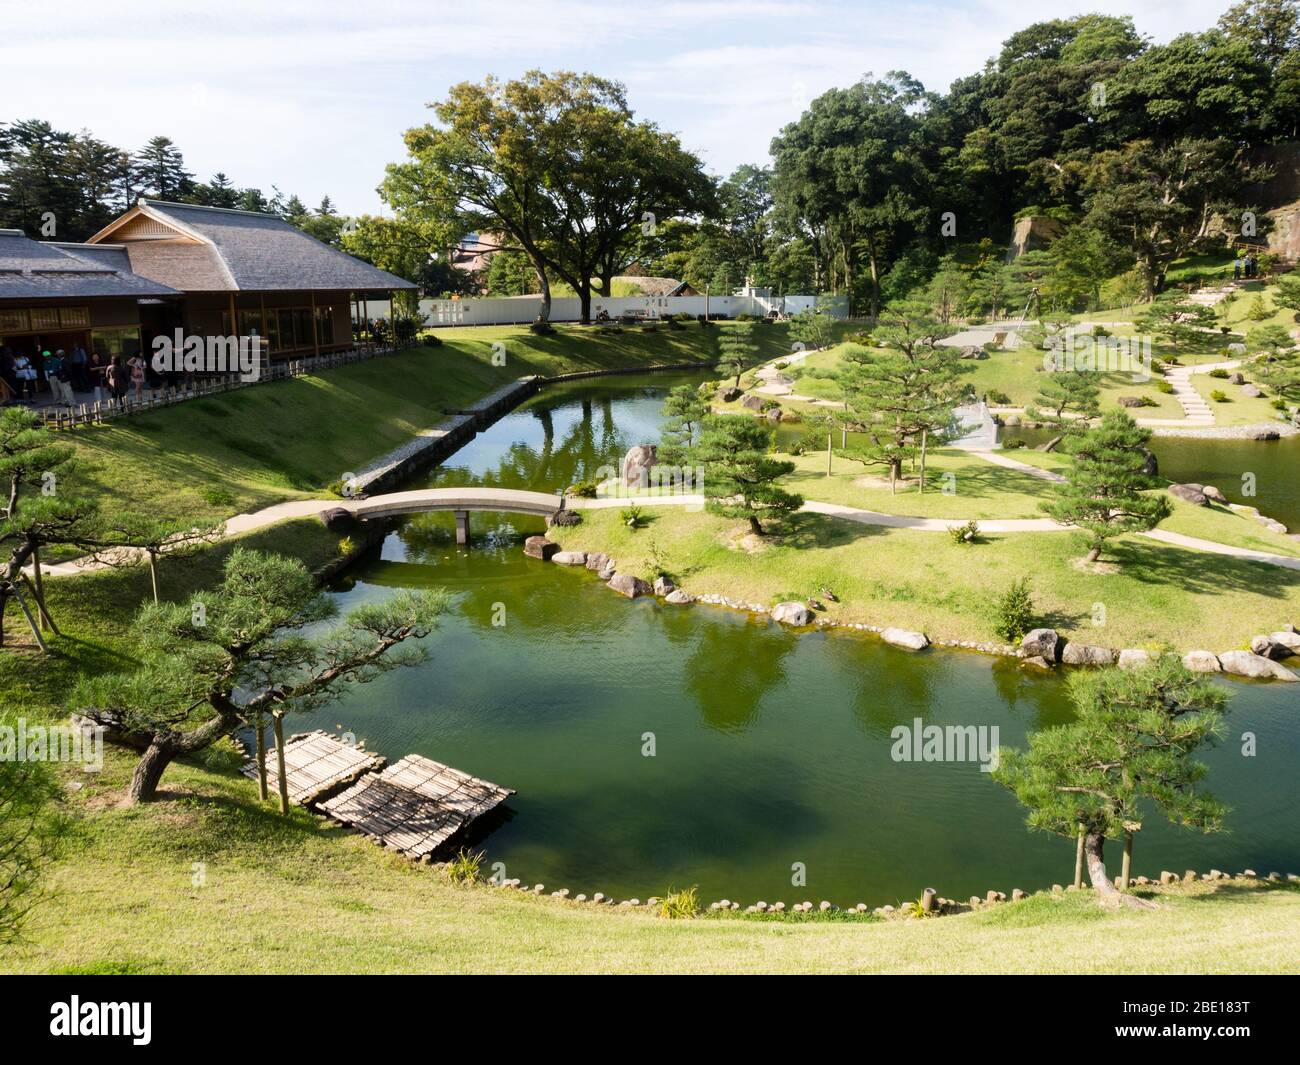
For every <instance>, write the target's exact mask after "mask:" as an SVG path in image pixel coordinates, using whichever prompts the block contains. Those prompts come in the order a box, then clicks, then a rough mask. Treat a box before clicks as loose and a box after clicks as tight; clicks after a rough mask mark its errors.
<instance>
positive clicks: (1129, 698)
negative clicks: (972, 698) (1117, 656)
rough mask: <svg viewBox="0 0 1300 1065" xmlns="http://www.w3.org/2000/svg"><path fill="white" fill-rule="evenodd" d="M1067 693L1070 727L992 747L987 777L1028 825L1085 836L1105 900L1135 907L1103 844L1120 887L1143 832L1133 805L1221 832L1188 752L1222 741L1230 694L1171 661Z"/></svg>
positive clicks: (1219, 813) (1202, 771)
mask: <svg viewBox="0 0 1300 1065" xmlns="http://www.w3.org/2000/svg"><path fill="white" fill-rule="evenodd" d="M1069 690H1070V696H1071V699H1072V701H1073V703H1074V706H1075V711H1076V717H1075V720H1074V721H1072V722H1071V723H1069V724H1066V725H1058V726H1056V727H1055V728H1049V729H1043V730H1041V731H1038V732H1035V733H1032V734H1031V735H1030V737H1029V748H1028V750H1026V751H1021V750H1015V749H1008V748H1003V749H1001V750H999V751H998V763H997V768H996V769H995V770H994V772H993V779H994V780H995V781H997V783H999V784H1002V785H1003V786H1004V787H1006V788H1009V789H1010V790H1011V791H1012V792H1014V794H1015V796H1016V798H1017V799H1018V800H1019V801H1020V803H1021V804H1022V805H1023V806H1026V807H1027V808H1028V809H1029V816H1028V819H1027V820H1028V824H1029V826H1030V827H1031V828H1035V829H1039V830H1042V831H1046V832H1052V833H1055V834H1057V835H1060V836H1065V837H1067V838H1070V839H1077V838H1080V837H1082V843H1083V851H1084V855H1085V857H1086V859H1087V867H1088V876H1089V879H1090V880H1091V882H1092V885H1093V887H1094V888H1096V889H1097V892H1098V894H1099V895H1100V897H1101V901H1102V902H1103V903H1105V904H1117V903H1119V902H1121V901H1125V900H1127V902H1128V903H1129V904H1130V905H1138V904H1139V903H1137V900H1135V899H1132V898H1129V897H1128V896H1122V895H1121V894H1120V892H1119V891H1118V890H1116V887H1115V885H1114V884H1113V883H1112V881H1111V878H1110V876H1109V875H1108V874H1107V872H1106V864H1105V854H1104V846H1105V841H1106V840H1107V839H1118V840H1122V841H1123V843H1124V862H1123V866H1122V872H1121V876H1120V888H1121V889H1123V888H1126V887H1127V886H1128V880H1129V870H1130V863H1131V859H1132V853H1133V837H1134V835H1135V834H1136V833H1137V832H1138V831H1139V830H1140V829H1141V828H1142V823H1141V821H1140V819H1139V818H1140V812H1139V808H1138V803H1139V800H1144V801H1146V802H1149V803H1151V804H1154V806H1155V807H1156V808H1157V809H1158V810H1159V811H1160V812H1161V813H1163V814H1164V815H1165V817H1167V818H1168V819H1169V820H1170V821H1171V822H1173V823H1174V824H1177V825H1182V826H1184V827H1189V828H1195V829H1199V830H1200V831H1202V832H1214V831H1216V830H1218V829H1219V828H1220V827H1221V825H1222V822H1223V817H1224V815H1225V813H1226V810H1225V808H1224V806H1223V805H1222V804H1221V803H1220V802H1218V801H1217V800H1216V799H1215V798H1214V797H1213V796H1212V795H1209V794H1206V793H1204V792H1202V791H1200V790H1198V785H1199V784H1200V782H1201V781H1202V780H1203V779H1204V778H1205V775H1206V772H1207V770H1206V767H1205V765H1204V764H1203V763H1201V762H1198V761H1196V759H1195V755H1196V752H1197V751H1199V750H1200V749H1201V748H1202V747H1203V746H1205V745H1206V744H1207V743H1209V742H1210V741H1211V740H1213V738H1215V737H1216V736H1219V735H1221V734H1222V719H1223V713H1224V709H1225V706H1226V704H1227V694H1226V693H1225V692H1224V690H1223V689H1222V688H1221V687H1219V686H1218V685H1216V684H1215V683H1213V682H1212V681H1210V680H1208V679H1207V678H1205V677H1204V676H1202V675H1200V674H1196V673H1192V672H1190V671H1189V670H1187V669H1186V668H1185V667H1184V666H1183V665H1182V663H1181V662H1179V661H1178V659H1177V658H1176V657H1175V656H1172V655H1169V656H1164V657H1162V658H1161V659H1159V660H1158V661H1156V662H1154V663H1152V664H1150V665H1148V666H1144V667H1142V668H1140V669H1136V670H1102V671H1097V672H1088V673H1077V674H1075V675H1074V676H1073V677H1071V679H1070V688H1069Z"/></svg>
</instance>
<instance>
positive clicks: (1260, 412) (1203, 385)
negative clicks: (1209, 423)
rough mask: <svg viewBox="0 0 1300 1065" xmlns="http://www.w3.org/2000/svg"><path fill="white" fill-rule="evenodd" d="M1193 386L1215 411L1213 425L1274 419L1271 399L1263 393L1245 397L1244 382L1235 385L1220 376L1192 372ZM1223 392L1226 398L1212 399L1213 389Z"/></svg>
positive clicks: (1247, 423) (1275, 413) (1251, 423)
mask: <svg viewBox="0 0 1300 1065" xmlns="http://www.w3.org/2000/svg"><path fill="white" fill-rule="evenodd" d="M1192 387H1193V388H1195V389H1196V391H1197V392H1199V393H1200V394H1201V396H1202V397H1203V398H1204V399H1205V401H1206V402H1207V403H1208V404H1209V405H1210V409H1211V410H1212V411H1214V421H1215V424H1216V425H1224V426H1228V425H1262V424H1267V423H1268V422H1275V421H1277V419H1278V412H1277V410H1276V409H1274V407H1273V402H1272V399H1271V398H1266V397H1264V396H1247V395H1244V394H1243V393H1242V389H1243V388H1244V387H1245V386H1244V385H1234V384H1231V383H1230V382H1228V381H1225V380H1223V379H1222V378H1215V377H1211V376H1210V375H1209V374H1205V373H1196V374H1192ZM1216 391H1217V392H1222V393H1223V394H1224V395H1225V396H1227V397H1228V398H1227V399H1226V400H1225V401H1218V400H1214V399H1212V398H1211V395H1210V394H1211V393H1212V392H1216Z"/></svg>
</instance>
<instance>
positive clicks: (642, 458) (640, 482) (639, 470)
mask: <svg viewBox="0 0 1300 1065" xmlns="http://www.w3.org/2000/svg"><path fill="white" fill-rule="evenodd" d="M658 461H659V449H658V448H657V447H656V446H655V445H654V444H637V445H636V446H635V447H632V448H629V449H628V453H627V454H626V455H624V456H623V465H622V467H621V469H622V471H623V484H624V485H626V486H627V487H628V488H633V487H636V488H649V487H650V467H651V466H653V465H654V464H655V463H656V462H658Z"/></svg>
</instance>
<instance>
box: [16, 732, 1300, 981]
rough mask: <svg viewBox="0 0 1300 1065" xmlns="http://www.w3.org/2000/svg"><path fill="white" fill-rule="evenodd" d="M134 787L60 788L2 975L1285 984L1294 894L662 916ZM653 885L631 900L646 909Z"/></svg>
mask: <svg viewBox="0 0 1300 1065" xmlns="http://www.w3.org/2000/svg"><path fill="white" fill-rule="evenodd" d="M211 761H212V762H214V763H215V762H218V761H219V759H218V758H215V757H214V758H213V759H211ZM129 770H130V760H129V759H128V758H127V757H125V756H123V755H121V754H119V753H116V752H110V755H109V757H108V759H107V760H106V764H105V769H104V771H103V773H101V774H100V775H99V776H98V777H87V780H86V784H85V786H84V787H83V788H82V789H81V790H79V791H75V792H70V805H72V806H73V807H74V808H75V809H76V810H77V811H79V812H80V813H82V814H84V815H85V816H82V817H81V818H80V819H79V827H80V832H79V835H78V838H77V839H76V842H75V845H74V846H73V847H72V848H71V849H70V851H69V853H68V854H67V855H66V857H65V858H64V859H63V860H62V861H61V862H60V863H59V864H58V865H57V866H56V867H55V868H54V870H53V872H52V875H51V878H50V881H51V887H52V888H53V890H54V894H53V897H52V898H51V899H50V900H49V901H47V902H46V903H44V904H43V905H42V906H41V907H40V908H38V910H37V911H36V912H35V913H34V914H33V916H32V918H31V920H30V921H29V923H28V925H27V927H26V937H25V941H24V942H22V943H20V944H18V945H17V946H14V947H10V948H7V949H5V950H4V951H3V953H0V968H3V970H4V971H6V972H10V973H49V972H56V973H57V972H71V973H197V972H205V973H212V972H221V973H228V972H231V973H245V972H258V973H261V972H271V973H293V974H297V973H324V972H396V971H401V972H482V971H491V972H518V973H536V972H584V973H585V972H600V973H630V972H682V973H693V972H737V973H739V972H861V973H871V972H900V973H928V972H934V973H938V972H1038V973H1049V972H1050V973H1055V972H1060V973H1065V972H1071V973H1079V972H1111V971H1114V969H1115V965H1116V961H1115V959H1116V957H1117V956H1119V955H1116V954H1114V953H1113V952H1108V951H1099V950H1098V949H1097V943H1098V939H1099V937H1104V939H1105V940H1106V942H1108V943H1110V944H1111V945H1112V946H1113V947H1115V948H1116V950H1121V951H1122V953H1123V954H1126V955H1127V956H1129V957H1132V958H1141V959H1143V961H1142V965H1143V966H1144V967H1145V968H1146V969H1147V970H1149V971H1152V972H1207V973H1209V972H1213V973H1220V972H1222V973H1236V972H1297V971H1300V890H1298V889H1297V887H1296V886H1295V885H1276V884H1267V883H1260V882H1247V881H1220V882H1215V883H1205V882H1198V883H1194V884H1187V885H1183V884H1179V885H1174V886H1171V887H1169V888H1163V889H1160V890H1159V891H1152V892H1151V893H1150V896H1151V897H1152V898H1154V899H1155V900H1156V901H1157V902H1158V903H1159V908H1158V909H1155V910H1150V911H1143V912H1140V913H1139V912H1124V913H1113V912H1107V911H1103V910H1102V909H1101V908H1100V907H1098V906H1097V905H1096V903H1095V901H1094V898H1093V896H1092V893H1091V892H1080V893H1077V894H1076V893H1073V892H1071V893H1067V894H1065V895H1061V896H1053V895H1051V894H1049V893H1044V894H1038V895H1034V896H1031V897H1030V898H1029V899H1027V900H1025V901H1024V902H1020V903H1011V904H1006V905H1003V906H1002V907H999V908H997V909H994V910H991V911H988V912H984V913H979V912H976V913H973V914H965V915H961V916H955V917H944V918H941V919H939V920H930V921H901V920H900V921H881V920H877V919H874V918H871V917H859V918H848V917H846V916H843V915H834V916H832V917H822V916H820V915H818V916H813V915H809V916H808V917H806V918H786V919H775V918H759V917H726V918H723V917H703V918H700V919H697V920H692V921H669V920H666V919H664V918H660V917H657V916H654V915H652V914H651V913H649V912H648V911H646V910H644V909H641V910H634V911H628V910H621V909H618V908H614V907H602V908H597V907H595V906H593V905H589V904H581V903H575V902H568V901H560V900H556V899H551V898H549V897H546V898H537V897H534V896H532V895H525V894H523V893H522V892H516V891H504V890H502V889H499V888H492V887H488V886H481V885H469V886H456V885H453V884H451V883H449V882H448V881H447V880H446V879H445V878H444V877H443V876H442V875H441V874H440V872H439V871H438V870H436V869H430V868H428V867H424V866H419V865H415V864H413V863H411V862H408V861H406V860H405V859H402V858H399V857H396V856H394V855H392V854H389V853H387V852H385V851H383V850H382V849H381V848H379V847H376V846H375V845H374V844H373V843H370V842H368V841H366V840H364V839H362V838H361V837H359V836H356V835H354V834H352V833H350V832H347V831H344V830H342V829H339V828H337V827H331V826H329V825H327V824H326V823H324V822H323V821H322V820H320V819H318V818H316V817H314V816H313V815H311V814H309V813H306V812H304V811H302V810H297V809H295V810H294V812H293V814H292V815H291V816H290V817H289V818H288V819H281V818H280V817H278V816H277V815H276V814H274V813H273V812H272V810H271V808H270V807H267V806H261V805H260V804H258V803H257V801H256V794H255V790H254V787H253V784H252V782H251V781H248V780H245V779H243V778H242V777H237V776H235V775H234V774H233V772H232V771H231V770H230V768H229V767H228V766H225V767H223V766H219V765H213V766H209V767H203V766H198V765H192V764H189V765H187V764H178V765H175V766H173V767H172V768H171V769H169V770H168V773H167V777H166V778H165V781H164V785H165V787H166V788H168V789H169V796H170V797H169V800H168V801H165V802H161V803H157V804H154V805H149V806H143V807H135V808H130V809H122V808H119V807H118V806H117V804H116V797H117V795H118V793H119V792H120V789H121V788H122V787H123V785H124V784H125V782H126V779H127V775H128V773H129ZM82 776H85V774H82ZM1136 871H1137V870H1135V872H1136ZM1141 871H1142V872H1144V873H1146V874H1147V875H1151V876H1154V875H1155V874H1157V873H1158V872H1159V870H1155V869H1150V870H1146V869H1143V870H1141ZM196 880H199V881H201V885H198V886H196ZM558 886H559V885H548V886H547V890H548V891H550V890H552V888H553V887H558ZM937 886H938V887H939V888H940V890H942V885H937ZM666 887H667V885H658V884H647V885H646V888H645V892H644V895H643V898H644V897H648V896H649V895H651V894H657V893H663V891H664V890H665V889H666ZM1139 890H1143V889H1139ZM709 901H712V900H707V899H706V900H704V902H705V903H706V904H707V902H709ZM747 901H753V900H747ZM773 901H775V900H773ZM786 901H788V902H793V901H795V899H793V897H792V898H791V899H789V900H786ZM839 901H840V902H841V904H850V905H851V904H852V903H854V902H857V901H863V902H866V903H867V904H868V905H871V906H876V905H883V904H884V903H886V902H896V901H898V900H886V899H862V900H839ZM1048 942H1050V944H1051V947H1050V949H1045V947H1044V944H1045V943H1048Z"/></svg>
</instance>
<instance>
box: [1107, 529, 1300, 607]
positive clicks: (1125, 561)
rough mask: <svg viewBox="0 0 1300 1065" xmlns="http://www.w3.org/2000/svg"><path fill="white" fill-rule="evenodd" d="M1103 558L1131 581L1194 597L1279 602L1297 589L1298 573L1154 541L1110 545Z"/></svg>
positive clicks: (1299, 578) (1297, 571) (1299, 573)
mask: <svg viewBox="0 0 1300 1065" xmlns="http://www.w3.org/2000/svg"><path fill="white" fill-rule="evenodd" d="M1107 555H1108V556H1110V558H1111V559H1113V560H1115V561H1116V562H1118V563H1119V566H1120V572H1121V573H1122V574H1123V575H1124V576H1126V577H1128V578H1130V579H1131V580H1135V581H1139V582H1141V583H1143V584H1151V585H1166V586H1170V587H1178V588H1182V589H1183V590H1185V591H1188V592H1194V593H1222V592H1254V593H1255V594H1257V595H1264V596H1268V597H1269V598H1272V599H1282V598H1285V597H1286V596H1287V595H1288V594H1289V593H1290V592H1292V591H1294V590H1295V589H1296V588H1297V587H1300V570H1292V569H1286V568H1285V567H1282V566H1272V565H1269V564H1268V563H1267V562H1254V561H1251V560H1250V559H1244V558H1234V557H1232V556H1230V555H1216V554H1213V553H1211V552H1208V551H1193V550H1190V549H1187V548H1181V547H1174V546H1172V545H1170V544H1163V543H1159V542H1157V541H1147V542H1144V541H1142V540H1138V539H1133V540H1125V541H1123V542H1120V543H1112V544H1111V545H1110V546H1109V547H1108V548H1107V550H1106V552H1105V554H1104V555H1103V558H1105V557H1106V556H1107Z"/></svg>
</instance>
